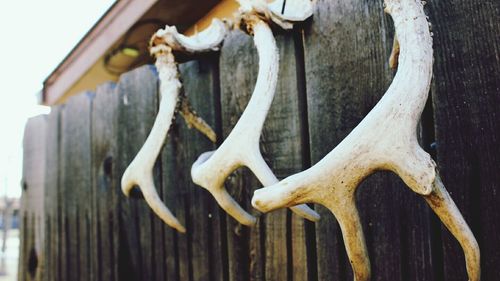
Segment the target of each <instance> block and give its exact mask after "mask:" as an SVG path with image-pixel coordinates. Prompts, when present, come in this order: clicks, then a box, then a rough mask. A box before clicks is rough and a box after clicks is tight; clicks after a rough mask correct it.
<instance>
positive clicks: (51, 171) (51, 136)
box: [44, 106, 62, 281]
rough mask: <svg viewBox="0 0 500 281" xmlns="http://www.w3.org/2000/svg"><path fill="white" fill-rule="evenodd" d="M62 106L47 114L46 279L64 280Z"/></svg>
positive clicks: (55, 107) (45, 187)
mask: <svg viewBox="0 0 500 281" xmlns="http://www.w3.org/2000/svg"><path fill="white" fill-rule="evenodd" d="M61 111H62V106H54V107H52V108H51V112H50V114H49V115H48V116H47V140H46V142H47V143H46V163H45V166H46V169H45V184H44V189H45V195H44V200H45V202H44V206H45V214H46V215H45V218H46V222H47V224H46V228H45V237H47V239H46V245H47V246H46V249H47V252H46V258H45V260H46V263H45V264H46V267H45V268H46V274H45V276H44V277H45V278H44V280H46V281H51V280H62V277H61V261H60V259H61V253H60V243H61V242H62V241H61V228H60V226H61V225H60V224H59V218H60V212H59V211H60V210H59V209H60V208H59V207H60V201H59V200H58V189H59V180H60V165H59V159H60V153H59V148H60V115H61Z"/></svg>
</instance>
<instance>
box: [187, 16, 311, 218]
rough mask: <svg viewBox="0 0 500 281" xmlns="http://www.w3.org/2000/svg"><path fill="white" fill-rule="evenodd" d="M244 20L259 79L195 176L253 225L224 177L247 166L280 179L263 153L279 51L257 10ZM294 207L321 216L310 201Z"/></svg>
mask: <svg viewBox="0 0 500 281" xmlns="http://www.w3.org/2000/svg"><path fill="white" fill-rule="evenodd" d="M242 20H243V21H244V23H245V24H246V26H247V28H248V30H249V31H251V32H252V33H253V37H254V42H255V46H256V48H257V52H258V54H259V72H258V75H257V83H256V85H255V89H254V91H253V94H252V97H251V98H250V101H249V102H248V105H247V107H246V109H245V111H244V112H243V114H242V115H241V117H240V119H239V120H238V123H237V124H236V125H235V127H234V128H233V130H232V131H231V133H230V134H229V136H228V137H227V138H226V139H225V140H224V142H223V143H222V145H221V146H220V147H219V148H218V149H217V150H216V151H211V152H205V153H203V154H202V155H200V157H199V158H198V159H197V160H196V162H195V163H194V164H193V166H192V169H191V176H192V178H193V181H194V182H195V183H196V184H198V185H200V186H202V187H204V188H205V189H207V190H208V191H209V192H210V193H212V195H213V196H214V198H215V200H216V201H217V202H218V203H219V205H220V206H221V207H222V208H223V209H224V210H225V211H226V212H227V213H228V214H230V215H231V216H233V217H234V218H235V219H236V220H238V221H239V222H240V223H242V224H245V225H251V224H254V223H255V220H256V219H255V218H254V217H253V216H252V215H250V214H249V213H247V212H246V211H245V210H243V208H242V207H241V206H240V205H239V204H238V203H237V202H236V201H235V200H234V199H233V198H232V197H231V196H230V195H229V193H228V192H227V191H226V189H225V187H224V181H225V180H226V178H227V177H228V176H229V175H230V174H231V173H232V172H233V171H234V170H236V169H238V168H240V167H242V166H246V167H248V168H249V169H250V170H251V171H252V172H253V173H254V174H255V175H256V176H257V178H258V179H259V181H260V182H261V183H262V184H264V185H271V184H274V183H277V182H278V179H277V178H276V176H275V175H274V174H273V172H272V171H271V169H270V168H269V166H268V165H267V163H266V162H265V161H264V159H263V157H262V154H261V152H260V148H259V140H260V135H261V132H262V127H263V125H264V121H265V119H266V116H267V113H268V111H269V108H270V106H271V103H272V100H273V97H274V93H275V90H276V83H277V79H278V68H279V55H278V48H277V46H276V42H275V40H274V36H273V33H272V31H271V29H270V27H269V25H268V24H267V23H266V22H264V21H263V20H262V19H261V18H260V17H259V16H257V15H255V14H250V15H243V17H242ZM291 209H292V210H293V211H294V212H295V213H297V214H299V215H300V216H303V217H305V218H307V219H309V220H313V221H316V220H318V219H319V215H318V214H317V213H316V212H314V211H313V210H312V209H310V208H309V207H307V206H306V205H301V206H296V207H292V208H291Z"/></svg>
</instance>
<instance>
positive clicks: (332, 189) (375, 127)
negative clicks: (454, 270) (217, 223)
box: [252, 0, 480, 281]
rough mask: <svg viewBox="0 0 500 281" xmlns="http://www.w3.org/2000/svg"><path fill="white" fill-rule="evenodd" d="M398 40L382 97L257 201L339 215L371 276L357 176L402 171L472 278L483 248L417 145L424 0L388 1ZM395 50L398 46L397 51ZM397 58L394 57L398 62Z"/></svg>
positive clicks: (360, 271) (357, 271)
mask: <svg viewBox="0 0 500 281" xmlns="http://www.w3.org/2000/svg"><path fill="white" fill-rule="evenodd" d="M384 2H385V5H386V12H387V13H389V14H390V15H391V16H392V18H393V20H394V25H395V27H396V33H397V38H398V41H399V44H395V46H396V47H398V46H399V45H400V51H401V54H400V57H399V69H398V72H397V74H396V77H395V78H394V80H393V82H392V84H391V86H390V87H389V89H388V90H387V92H386V93H385V95H384V97H383V98H382V99H381V100H380V101H379V103H378V104H377V105H376V106H375V107H374V108H373V110H372V111H370V113H368V115H367V116H366V117H365V118H364V119H363V121H361V123H360V124H359V125H358V126H357V127H356V128H355V129H354V130H353V131H352V132H351V133H350V134H349V135H348V136H347V137H346V138H345V139H344V140H343V141H342V142H341V143H340V144H339V145H338V146H337V147H336V148H335V149H333V150H332V151H331V152H330V153H329V154H328V155H327V156H325V158H323V159H322V160H321V161H319V162H318V163H317V164H316V165H314V166H313V167H311V168H309V169H308V170H306V171H303V172H301V173H299V174H296V175H293V176H290V177H288V178H286V179H284V180H282V181H281V182H280V183H278V184H275V185H272V186H268V187H265V188H262V189H260V190H256V191H255V193H254V197H253V199H252V204H253V206H254V207H255V208H257V209H259V210H261V211H263V212H267V211H270V210H273V209H276V208H281V207H288V206H293V205H296V204H303V203H307V202H315V203H319V204H322V205H324V206H326V207H327V208H328V209H330V210H331V212H332V213H333V214H334V215H335V217H336V218H337V220H338V223H339V225H340V227H341V229H342V234H343V237H344V241H345V246H346V250H347V253H348V256H349V259H350V260H351V263H352V267H353V271H354V276H355V280H357V281H363V280H369V278H370V262H369V259H368V254H367V250H366V246H365V241H364V237H363V231H362V227H361V222H360V219H359V215H358V211H357V208H356V204H355V191H356V188H357V187H358V185H359V183H360V182H361V181H362V180H363V179H364V178H365V177H367V176H368V175H370V174H371V173H373V172H375V171H377V170H390V171H393V172H395V173H396V174H398V175H399V176H400V177H401V178H402V179H403V181H404V182H405V183H406V184H407V185H408V186H409V187H410V188H411V189H412V190H413V191H415V192H416V193H418V194H420V195H422V196H423V197H424V199H425V200H426V201H427V203H428V204H429V206H430V207H431V208H432V209H433V210H434V212H436V214H437V215H438V216H439V217H440V219H441V221H442V222H443V223H444V224H445V225H446V227H447V228H448V229H449V230H450V232H451V233H452V234H453V235H454V236H455V237H456V238H457V240H458V241H459V242H460V245H461V246H462V248H463V250H464V253H465V259H466V263H467V272H468V275H469V280H471V281H479V279H480V262H479V260H480V258H479V256H480V254H479V247H478V244H477V242H476V239H475V238H474V235H473V234H472V232H471V230H470V228H469V227H468V225H467V223H466V222H465V220H464V218H463V217H462V215H461V214H460V211H459V210H458V208H457V206H456V205H455V203H454V202H453V200H452V199H451V197H450V196H449V194H448V192H447V191H446V189H445V188H444V186H443V184H442V182H441V180H440V178H439V176H438V175H437V172H436V164H435V163H434V161H432V159H431V157H430V156H429V155H428V154H427V153H426V152H425V151H424V150H423V149H422V148H421V147H420V146H419V145H418V143H417V136H416V128H417V123H418V121H419V119H420V116H421V113H422V110H423V108H424V105H425V102H426V100H427V96H428V92H429V87H430V82H431V77H432V63H433V50H432V38H431V34H430V31H429V25H428V22H427V20H426V16H425V14H424V11H423V7H422V6H423V5H422V3H421V2H420V1H419V0H385V1H384ZM394 53H395V52H394ZM396 61H397V60H396V58H395V57H394V56H393V57H392V58H391V64H392V65H395V63H396Z"/></svg>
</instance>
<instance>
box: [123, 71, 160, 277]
mask: <svg viewBox="0 0 500 281" xmlns="http://www.w3.org/2000/svg"><path fill="white" fill-rule="evenodd" d="M157 84H158V80H157V76H156V71H155V69H154V67H152V66H143V67H140V68H137V69H135V70H133V71H131V72H128V73H126V74H124V75H122V76H121V78H120V82H119V83H118V86H117V89H116V91H117V94H118V97H119V105H118V125H117V126H118V128H119V129H118V134H117V136H118V137H117V140H116V142H117V143H116V145H117V153H118V155H119V158H117V161H116V162H115V163H116V166H117V170H116V179H115V180H116V182H117V184H118V183H119V182H120V180H121V176H122V175H123V172H124V171H125V169H126V168H127V166H128V165H129V164H130V162H131V161H132V159H133V158H134V157H135V155H136V154H137V152H138V151H139V149H140V148H141V147H142V145H143V144H144V141H145V140H146V137H147V136H148V134H149V132H150V130H151V127H152V125H153V122H154V118H155V116H156V112H157ZM156 176H158V174H156ZM118 186H119V184H118ZM117 188H118V187H117ZM120 200H121V207H120V210H121V211H120V223H119V229H120V238H119V241H120V242H119V254H118V256H119V261H118V266H119V269H118V271H119V277H118V279H119V280H152V278H153V275H154V270H153V266H154V265H155V262H154V255H153V244H152V243H153V242H152V240H153V239H152V234H151V230H152V220H159V218H157V217H156V216H155V215H154V214H153V213H152V212H151V210H150V208H149V206H148V205H147V204H146V202H145V201H143V200H136V199H134V198H125V197H124V195H121V196H120Z"/></svg>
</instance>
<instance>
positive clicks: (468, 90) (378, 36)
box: [19, 0, 500, 281]
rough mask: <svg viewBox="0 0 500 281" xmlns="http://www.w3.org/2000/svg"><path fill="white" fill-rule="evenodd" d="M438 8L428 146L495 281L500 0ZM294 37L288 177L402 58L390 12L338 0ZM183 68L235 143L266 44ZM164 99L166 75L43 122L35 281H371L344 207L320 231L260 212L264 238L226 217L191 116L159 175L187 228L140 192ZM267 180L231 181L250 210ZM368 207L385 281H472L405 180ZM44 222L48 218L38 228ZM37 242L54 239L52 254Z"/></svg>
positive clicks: (283, 136)
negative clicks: (357, 273) (363, 273)
mask: <svg viewBox="0 0 500 281" xmlns="http://www.w3.org/2000/svg"><path fill="white" fill-rule="evenodd" d="M428 6H429V7H428V14H429V16H430V17H431V22H432V23H433V31H434V47H435V67H434V71H435V74H434V80H433V85H432V90H431V94H432V95H431V97H430V98H429V102H428V105H427V108H426V110H425V112H424V115H423V118H422V122H421V128H420V129H419V131H420V136H421V145H422V146H423V147H424V148H425V149H426V150H427V151H429V152H430V153H431V154H432V155H433V157H434V158H435V159H436V161H437V163H438V165H439V167H440V169H441V174H442V177H443V181H444V183H445V185H446V187H447V189H448V190H449V191H450V193H451V196H452V197H453V199H454V200H455V202H456V203H457V205H458V207H459V208H460V210H461V211H462V213H463V214H464V216H465V218H466V220H467V221H468V223H469V224H470V226H471V228H472V230H473V232H474V234H475V236H476V237H477V239H478V242H479V245H480V248H481V254H482V277H483V278H482V280H491V281H497V280H500V238H499V232H500V170H499V167H500V150H499V147H500V117H499V114H500V37H499V36H498V34H499V33H500V2H498V1H496V0H482V1H479V0H474V1H470V0H455V1H444V0H433V1H430V2H429V5H428ZM276 37H277V42H278V46H279V48H280V62H281V64H280V74H279V75H280V80H279V85H278V89H277V95H276V97H275V100H274V102H273V105H272V110H271V112H270V114H269V116H268V118H267V121H266V125H265V128H264V132H263V136H262V139H261V143H262V151H263V153H264V155H265V158H266V161H268V163H270V165H271V166H272V169H273V170H274V171H275V173H276V174H277V176H278V177H279V178H283V177H286V176H288V175H291V174H293V173H296V172H298V171H301V170H303V169H305V168H307V167H309V166H310V165H312V164H314V163H316V162H317V161H319V160H320V159H321V158H322V157H323V156H325V155H326V154H327V153H328V152H329V151H330V150H331V149H333V148H334V147H335V145H337V144H338V143H339V142H340V141H341V140H342V139H343V138H344V137H345V136H346V135H347V134H348V133H349V132H350V131H351V130H352V129H353V128H354V127H355V126H356V125H357V124H358V123H359V122H360V120H361V119H362V118H363V117H364V116H365V115H366V114H367V113H368V112H369V110H370V109H371V108H372V107H373V106H374V105H375V104H376V102H377V101H378V100H379V98H380V97H381V96H382V94H383V93H384V91H385V90H386V88H387V87H388V85H389V84H390V81H391V79H392V77H393V73H392V71H390V70H389V67H388V63H387V60H388V57H389V53H390V49H391V47H392V37H393V29H392V22H391V20H390V18H389V17H388V16H386V15H385V14H384V13H383V7H382V1H360V0H352V1H351V0H342V1H340V0H338V1H337V0H334V1H332V0H324V1H322V0H320V1H318V5H317V8H316V12H315V14H314V18H313V20H311V21H309V22H308V23H306V24H305V25H304V26H303V27H298V28H296V29H295V30H294V31H293V32H291V33H288V34H277V35H276ZM181 72H182V79H183V81H184V86H185V91H186V92H187V94H188V96H189V98H190V100H191V101H192V103H193V106H194V107H195V108H196V109H197V111H198V112H199V114H200V115H201V116H203V117H204V118H205V120H207V121H208V123H210V124H212V125H213V126H214V128H215V129H216V131H217V133H218V135H219V136H222V137H225V136H227V135H228V134H229V132H230V131H231V128H232V127H233V126H234V125H235V123H236V121H237V120H238V117H239V116H240V114H241V113H242V111H243V110H244V108H245V106H246V103H247V101H248V99H249V97H250V94H251V91H252V89H253V86H254V83H255V79H256V72H257V54H256V51H255V50H254V47H253V43H252V40H251V38H250V37H248V36H246V35H244V34H243V33H241V32H234V33H232V34H231V36H229V38H227V40H226V41H225V44H224V47H223V48H222V50H221V52H220V54H217V55H212V56H208V57H206V58H201V59H199V60H197V61H192V62H188V63H185V64H182V65H181ZM157 94H158V80H157V76H156V72H155V69H154V67H152V66H144V67H141V68H139V69H136V70H134V71H131V72H129V73H126V74H124V75H123V76H122V77H121V79H120V81H119V82H118V83H117V84H106V85H102V86H100V87H99V88H98V89H97V91H96V92H95V93H84V94H81V95H79V96H75V97H73V98H72V99H70V100H69V101H68V102H67V103H66V104H65V105H61V106H55V107H53V108H52V112H51V113H50V115H49V116H47V117H40V118H38V119H35V120H32V121H30V123H29V124H28V129H27V133H26V139H27V141H26V143H31V144H33V143H36V142H43V143H46V150H45V151H44V150H43V149H41V150H39V151H33V150H27V151H26V154H25V161H35V163H38V164H39V165H38V166H34V165H31V166H25V167H26V168H25V181H26V182H28V183H29V182H30V180H31V179H30V177H32V174H33V169H37V170H42V169H43V172H44V173H43V177H44V182H45V184H44V185H41V186H33V187H32V186H31V185H30V184H28V185H27V188H26V189H25V191H24V195H23V196H24V197H25V198H28V197H30V194H32V193H33V192H39V191H36V188H44V191H43V194H45V196H44V206H45V207H44V209H43V210H42V211H41V212H42V213H43V214H42V215H41V214H39V212H33V211H30V208H31V207H32V205H29V204H31V203H25V206H24V211H23V214H24V219H23V228H22V230H23V234H22V238H23V239H22V248H21V249H22V254H21V258H20V275H19V277H20V279H21V280H33V279H37V280H40V279H43V280H50V281H52V280H71V281H75V280H85V281H87V280H106V281H107V280H121V281H124V280H241V281H247V280H352V279H353V278H352V272H351V267H350V264H349V261H348V259H347V257H346V253H345V250H344V246H343V241H342V237H341V233H340V229H339V226H338V224H337V223H336V221H335V219H334V217H333V216H332V215H331V214H330V213H329V212H328V211H327V209H325V208H323V207H321V206H316V209H317V210H318V211H319V212H320V214H321V215H322V219H321V221H320V222H318V223H316V224H312V223H309V222H305V221H304V220H302V219H300V218H298V217H297V216H295V215H292V214H291V213H290V212H289V211H288V210H279V211H276V212H273V213H270V214H266V215H260V216H259V220H258V223H257V224H256V226H255V227H252V228H248V227H245V226H242V225H240V224H238V223H237V222H236V221H235V220H234V219H232V218H231V217H228V216H227V215H226V214H225V213H224V212H223V211H221V209H220V208H219V207H218V206H217V205H216V203H215V201H214V199H213V198H212V197H211V196H210V194H209V193H208V192H206V191H205V190H203V189H201V188H199V187H197V186H195V185H194V184H193V183H192V182H191V178H190V167H191V164H192V163H193V162H194V160H195V159H196V158H197V156H198V155H199V154H200V153H202V152H204V151H207V150H211V149H214V148H215V146H214V145H212V144H211V143H210V142H209V141H207V140H206V139H205V138H204V137H202V136H201V135H200V134H198V133H197V132H196V131H193V130H189V129H188V128H187V127H186V126H185V125H184V123H183V121H182V120H181V119H178V120H177V121H176V122H175V124H174V125H173V126H172V128H171V131H170V134H169V138H168V143H167V144H166V145H165V148H164V150H163V152H162V154H161V158H160V159H159V160H158V162H157V165H156V167H155V176H156V177H155V180H156V186H157V188H158V191H159V193H160V195H161V197H162V198H163V200H164V202H165V203H166V205H167V206H168V207H169V208H170V209H171V210H172V211H173V212H174V213H175V215H176V216H177V218H179V219H180V220H181V222H182V223H183V224H184V225H185V226H186V227H187V234H179V233H177V232H175V231H173V230H172V229H171V228H169V227H166V226H165V225H164V224H163V223H162V222H161V221H160V220H159V219H158V218H157V217H156V216H155V215H154V214H153V213H152V212H151V211H150V209H149V208H148V206H147V205H146V203H145V202H144V201H143V200H140V199H129V198H126V197H124V196H123V195H122V193H121V191H120V186H119V183H120V178H121V175H122V173H123V171H124V170H125V168H126V167H127V165H128V164H129V163H130V161H131V160H132V158H133V157H134V156H135V154H136V153H137V151H138V150H139V148H140V147H141V145H142V144H143V142H144V140H145V138H146V136H147V134H148V133H149V130H150V128H151V126H152V123H153V120H154V117H155V114H156V111H157V106H158V97H157V96H158V95H157ZM402 102H404V101H402ZM41 121H44V122H45V123H46V125H43V126H46V133H44V134H46V139H43V137H42V135H43V134H42V135H40V134H34V133H32V131H35V130H41V129H40V128H41V125H36V126H32V125H33V124H34V123H35V122H37V124H38V123H39V122H41ZM42 123H43V122H42ZM35 138H36V139H35ZM221 139H222V138H221ZM26 146H29V144H25V147H26ZM243 149H244V148H243ZM36 153H43V155H41V156H43V157H42V158H44V159H45V160H43V159H40V157H38V158H34V157H35V156H34V154H36ZM36 161H39V162H36ZM38 176H39V177H41V174H40V173H38ZM43 177H42V178H43ZM35 187H36V188H35ZM258 187H259V184H258V182H257V180H256V179H255V178H254V177H253V176H252V175H251V173H249V172H248V171H246V170H244V169H242V170H240V171H238V172H236V173H234V174H233V175H232V176H231V177H230V178H229V179H228V180H227V188H228V189H229V190H230V191H231V193H232V195H233V196H234V197H235V198H237V199H238V201H239V202H241V204H242V205H243V206H244V207H245V208H246V209H247V210H250V209H251V205H250V198H251V195H252V192H253V190H254V189H256V188H258ZM30 198H31V197H30ZM39 199H40V200H41V198H39ZM357 200H358V205H359V209H360V212H361V216H362V221H363V228H364V231H365V233H366V239H367V243H368V250H369V254H370V258H371V262H372V273H373V277H372V280H391V281H394V280H404V281H413V280H415V281H416V280H421V281H429V280H435V281H441V280H447V281H452V280H467V277H466V272H465V265H464V260H463V254H462V250H461V248H460V246H459V245H458V243H457V242H456V240H455V239H454V238H453V237H452V236H451V235H450V233H449V232H448V231H447V230H446V229H445V228H443V226H442V224H441V223H440V222H439V220H438V219H437V218H436V217H435V216H434V215H433V213H432V212H431V211H430V209H429V208H428V207H427V205H426V204H425V203H424V201H423V199H422V198H420V197H418V196H417V195H415V194H414V193H412V192H411V191H410V190H409V189H408V188H407V187H406V186H405V185H404V184H403V183H402V181H401V180H399V179H398V178H397V177H396V176H395V175H393V174H391V173H389V172H379V173H377V174H375V175H373V176H371V177H369V178H368V179H366V180H365V182H364V183H363V184H362V186H361V187H360V188H359V191H358V194H357ZM24 202H28V201H24ZM26 204H28V205H26ZM253 213H254V214H255V215H259V214H257V212H255V211H254V212H253ZM36 216H38V217H42V218H43V221H44V224H41V225H39V226H37V227H35V225H34V221H35V219H33V218H34V217H36ZM35 228H36V229H43V231H41V232H40V231H38V232H34V229H35ZM40 236H41V238H40ZM37 237H38V238H37ZM37 239H39V240H40V239H41V240H40V241H44V243H42V244H43V245H41V246H39V247H37V246H36V243H35V242H34V241H38V240H37ZM34 259H35V261H36V263H33V260H34Z"/></svg>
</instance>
